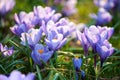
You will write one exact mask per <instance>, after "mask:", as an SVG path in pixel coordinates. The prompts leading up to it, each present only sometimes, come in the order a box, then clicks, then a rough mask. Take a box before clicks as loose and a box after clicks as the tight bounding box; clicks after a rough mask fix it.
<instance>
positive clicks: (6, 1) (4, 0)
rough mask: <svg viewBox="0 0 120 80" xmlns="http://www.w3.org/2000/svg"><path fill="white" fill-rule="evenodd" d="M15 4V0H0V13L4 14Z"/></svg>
mask: <svg viewBox="0 0 120 80" xmlns="http://www.w3.org/2000/svg"><path fill="white" fill-rule="evenodd" d="M14 5H15V0H0V14H1V15H5V14H6V13H7V12H9V11H10V10H11V9H13V7H14Z"/></svg>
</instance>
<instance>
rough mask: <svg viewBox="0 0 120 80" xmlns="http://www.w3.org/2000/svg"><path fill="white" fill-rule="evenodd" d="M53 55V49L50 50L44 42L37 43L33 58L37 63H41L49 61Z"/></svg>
mask: <svg viewBox="0 0 120 80" xmlns="http://www.w3.org/2000/svg"><path fill="white" fill-rule="evenodd" d="M52 55H53V51H50V50H49V49H48V47H47V46H43V45H42V44H36V45H35V48H34V50H33V51H32V54H31V56H32V59H33V60H34V62H35V63H37V64H39V65H41V64H42V62H41V61H43V62H45V63H46V62H47V61H48V60H49V59H50V58H51V57H52Z"/></svg>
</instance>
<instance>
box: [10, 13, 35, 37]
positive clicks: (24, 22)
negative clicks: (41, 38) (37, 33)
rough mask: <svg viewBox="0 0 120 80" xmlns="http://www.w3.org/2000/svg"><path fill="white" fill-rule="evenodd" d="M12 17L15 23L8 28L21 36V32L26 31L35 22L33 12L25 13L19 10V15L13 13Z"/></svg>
mask: <svg viewBox="0 0 120 80" xmlns="http://www.w3.org/2000/svg"><path fill="white" fill-rule="evenodd" d="M14 19H15V22H16V24H15V25H14V26H13V27H11V28H10V29H11V31H12V32H13V33H14V34H16V35H17V36H21V34H22V33H23V32H27V31H28V30H29V29H31V28H33V27H34V26H35V24H36V22H35V16H34V14H33V12H30V13H26V12H23V11H22V12H20V14H19V15H17V14H16V13H15V15H14Z"/></svg>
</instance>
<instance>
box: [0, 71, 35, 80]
mask: <svg viewBox="0 0 120 80" xmlns="http://www.w3.org/2000/svg"><path fill="white" fill-rule="evenodd" d="M0 80H35V74H34V73H29V74H27V75H24V74H22V73H21V72H19V71H17V70H14V71H12V72H11V73H10V75H9V76H5V75H3V74H0Z"/></svg>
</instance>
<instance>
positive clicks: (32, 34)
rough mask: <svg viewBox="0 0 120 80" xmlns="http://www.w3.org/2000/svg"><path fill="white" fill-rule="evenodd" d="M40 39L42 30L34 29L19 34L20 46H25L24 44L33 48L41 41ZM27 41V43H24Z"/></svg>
mask: <svg viewBox="0 0 120 80" xmlns="http://www.w3.org/2000/svg"><path fill="white" fill-rule="evenodd" d="M41 37H42V29H41V28H39V29H34V28H31V29H30V30H29V31H28V33H22V34H21V41H22V42H21V44H23V45H26V42H27V43H28V45H29V46H30V47H31V48H33V47H34V46H35V45H36V44H37V43H38V42H39V40H40V39H41ZM26 40H27V41H26Z"/></svg>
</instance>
